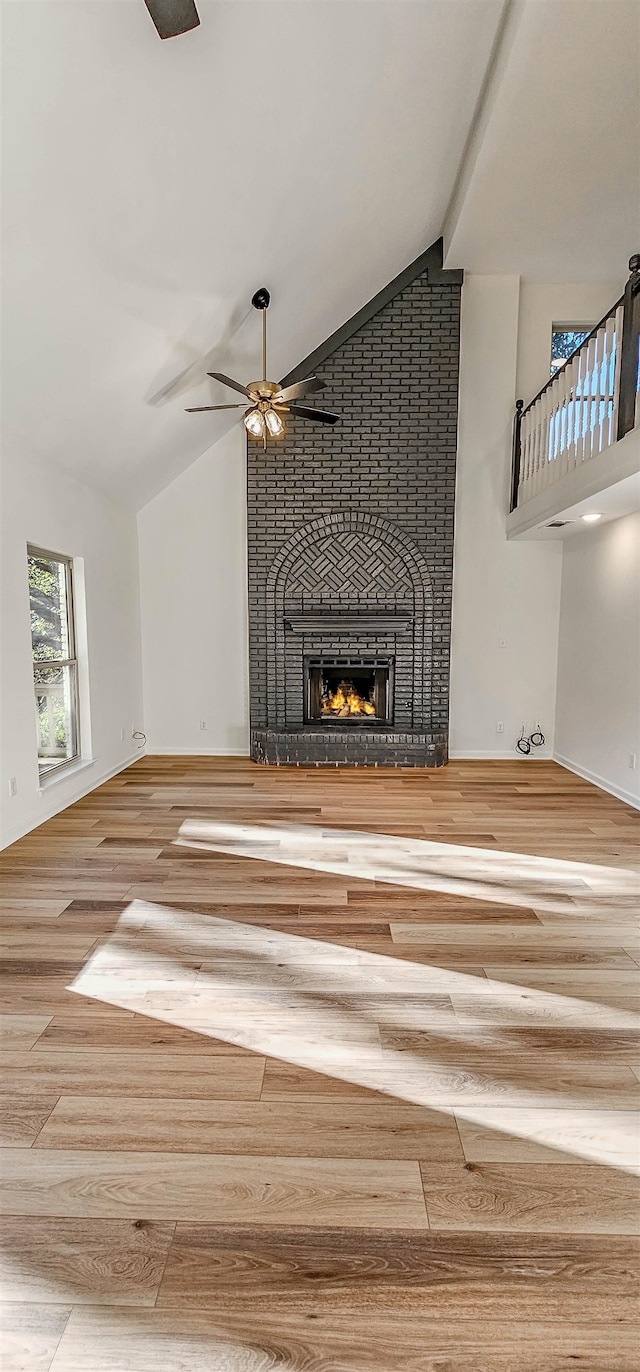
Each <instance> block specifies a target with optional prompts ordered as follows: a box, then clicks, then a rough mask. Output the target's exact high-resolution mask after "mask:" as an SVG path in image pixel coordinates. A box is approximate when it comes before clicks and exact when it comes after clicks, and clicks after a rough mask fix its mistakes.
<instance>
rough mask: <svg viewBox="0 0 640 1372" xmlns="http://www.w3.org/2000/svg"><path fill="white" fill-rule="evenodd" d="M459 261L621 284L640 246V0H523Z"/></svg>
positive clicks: (463, 205)
mask: <svg viewBox="0 0 640 1372" xmlns="http://www.w3.org/2000/svg"><path fill="white" fill-rule="evenodd" d="M445 237H446V242H447V249H448V251H447V255H446V261H445V265H446V266H447V267H461V266H463V267H464V268H465V270H466V271H474V272H489V273H493V272H504V273H513V274H515V275H518V276H522V277H524V278H525V279H526V280H528V281H547V282H553V281H577V282H578V281H620V282H624V281H625V280H626V277H627V265H628V260H629V257H630V256H631V254H632V253H635V252H638V251H639V250H640V3H639V0H528V2H527V3H526V4H525V3H522V2H521V0H516V3H514V4H513V5H511V7H510V13H509V16H508V24H507V27H506V30H505V33H504V38H503V43H502V47H501V52H500V57H499V59H498V61H497V63H496V71H495V73H494V77H493V80H492V83H491V88H490V91H489V95H488V98H487V100H486V103H485V105H484V109H483V115H482V118H481V119H480V120H479V122H478V127H477V129H476V136H475V139H474V147H473V149H472V150H471V152H470V155H469V157H468V158H467V161H466V165H465V169H464V174H463V175H462V176H461V178H460V184H459V187H458V193H457V195H456V197H455V203H454V204H453V205H452V206H451V211H450V214H449V216H448V218H447V222H446V224H445Z"/></svg>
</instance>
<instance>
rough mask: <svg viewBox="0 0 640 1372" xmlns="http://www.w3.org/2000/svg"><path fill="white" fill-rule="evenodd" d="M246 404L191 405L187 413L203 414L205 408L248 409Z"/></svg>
mask: <svg viewBox="0 0 640 1372" xmlns="http://www.w3.org/2000/svg"><path fill="white" fill-rule="evenodd" d="M246 408H247V407H246V405H189V407H188V408H187V409H186V410H185V414H201V413H202V411H203V410H246Z"/></svg>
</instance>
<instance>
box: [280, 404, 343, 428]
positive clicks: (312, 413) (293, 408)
mask: <svg viewBox="0 0 640 1372" xmlns="http://www.w3.org/2000/svg"><path fill="white" fill-rule="evenodd" d="M289 413H290V414H297V415H299V416H300V418H301V419H315V420H317V422H318V423H319V424H337V423H338V421H339V419H340V415H339V414H330V413H329V411H328V410H312V409H310V408H309V407H308V406H307V405H290V406H289Z"/></svg>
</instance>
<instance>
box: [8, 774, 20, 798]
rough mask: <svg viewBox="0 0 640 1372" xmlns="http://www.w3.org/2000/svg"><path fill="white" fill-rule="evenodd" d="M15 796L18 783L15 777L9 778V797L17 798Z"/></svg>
mask: <svg viewBox="0 0 640 1372" xmlns="http://www.w3.org/2000/svg"><path fill="white" fill-rule="evenodd" d="M17 794H18V782H17V780H16V778H15V777H9V795H10V796H11V797H12V798H13V796H17Z"/></svg>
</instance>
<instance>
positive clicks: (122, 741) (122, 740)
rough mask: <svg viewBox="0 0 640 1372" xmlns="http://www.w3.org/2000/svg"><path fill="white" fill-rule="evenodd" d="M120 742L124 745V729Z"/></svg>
mask: <svg viewBox="0 0 640 1372" xmlns="http://www.w3.org/2000/svg"><path fill="white" fill-rule="evenodd" d="M120 742H121V743H124V729H121V730H120Z"/></svg>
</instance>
